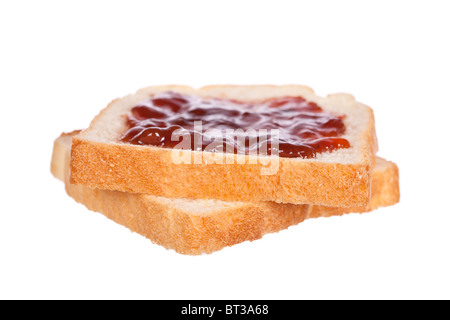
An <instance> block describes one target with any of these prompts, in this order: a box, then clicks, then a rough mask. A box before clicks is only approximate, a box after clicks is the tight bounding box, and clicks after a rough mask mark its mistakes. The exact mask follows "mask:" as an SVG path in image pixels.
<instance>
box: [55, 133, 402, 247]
mask: <svg viewBox="0 0 450 320" xmlns="http://www.w3.org/2000/svg"><path fill="white" fill-rule="evenodd" d="M77 134H78V131H76V132H73V133H70V134H63V135H61V136H60V137H59V138H58V139H56V141H55V143H54V151H53V157H52V165H51V171H52V173H53V175H54V176H55V177H56V178H58V179H60V180H62V181H64V182H65V187H66V191H67V193H68V195H69V196H71V197H72V198H73V199H74V200H75V201H77V202H79V203H81V204H83V205H85V206H86V207H87V208H88V209H90V210H92V211H96V212H100V213H102V214H104V215H105V216H106V217H108V218H110V219H111V220H113V221H115V222H116V223H118V224H121V225H123V226H125V227H127V228H129V229H130V230H131V231H134V232H136V233H139V234H141V235H142V236H144V237H146V238H148V239H150V240H151V241H152V242H153V243H156V244H158V245H161V246H163V247H165V248H166V249H172V250H174V251H176V252H178V253H181V254H187V255H200V254H210V253H213V252H215V251H218V250H221V249H223V248H225V247H228V246H233V245H235V244H238V243H241V242H244V241H253V240H257V239H260V238H261V237H262V236H263V235H265V234H268V233H274V232H278V231H280V230H283V229H286V228H288V227H290V226H293V225H296V224H298V223H300V222H302V221H304V220H305V219H308V218H317V217H328V216H335V215H342V214H345V213H350V212H367V211H371V210H374V209H376V208H378V207H382V206H390V205H394V204H395V203H397V202H398V201H399V197H400V194H399V183H398V179H399V178H398V168H397V166H396V165H395V164H394V163H393V162H389V161H386V160H384V159H381V158H376V164H375V167H374V170H373V175H372V185H373V188H372V194H371V197H370V202H369V204H368V205H367V206H364V207H354V208H336V207H334V208H332V207H325V206H315V205H306V204H303V205H296V204H281V203H275V202H243V201H221V200H212V199H204V200H193V199H183V198H166V197H159V196H154V195H144V194H137V193H126V192H120V191H111V190H100V189H92V188H89V187H86V186H83V185H74V184H72V183H70V180H69V162H70V154H71V144H72V137H74V136H76V135H77Z"/></svg>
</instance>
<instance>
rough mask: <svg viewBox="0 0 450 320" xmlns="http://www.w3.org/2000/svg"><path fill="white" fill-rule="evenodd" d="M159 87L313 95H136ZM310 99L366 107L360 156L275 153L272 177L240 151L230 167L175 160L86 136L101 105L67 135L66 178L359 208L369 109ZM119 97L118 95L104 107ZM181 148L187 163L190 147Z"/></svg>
mask: <svg viewBox="0 0 450 320" xmlns="http://www.w3.org/2000/svg"><path fill="white" fill-rule="evenodd" d="M165 90H172V91H179V92H185V93H196V94H201V95H204V96H214V97H221V98H231V99H233V98H239V97H241V99H244V100H245V98H247V99H252V98H257V97H259V98H261V99H264V98H267V97H272V96H280V95H289V94H290V95H295V94H297V95H300V94H301V95H303V96H307V97H310V98H311V97H317V96H315V95H314V93H313V91H312V90H311V89H310V88H307V87H303V86H294V85H292V86H207V87H204V88H201V89H199V90H194V89H192V88H190V87H185V86H161V87H150V88H146V89H142V90H140V91H138V93H137V94H138V95H142V96H146V95H147V96H148V95H149V94H151V93H154V92H159V91H165ZM242 97H244V98H242ZM317 99H319V100H320V99H328V100H326V101H332V102H333V103H336V104H339V103H342V104H343V105H345V104H351V105H355V107H356V106H357V107H358V108H364V109H365V112H366V113H367V115H368V121H367V125H366V126H365V127H364V130H362V131H361V132H360V136H359V143H360V150H361V152H360V156H361V157H360V159H358V160H357V161H354V162H352V163H333V162H322V161H310V160H305V159H301V160H300V161H299V160H298V159H294V160H293V159H288V158H279V170H278V172H277V173H276V174H274V175H261V169H262V168H264V165H262V164H251V165H250V164H249V163H250V162H251V160H250V158H249V156H243V155H240V157H244V158H245V164H237V163H236V162H237V160H235V161H234V162H235V164H233V165H229V164H227V165H224V164H205V163H203V164H196V165H187V164H178V165H177V164H173V163H172V160H171V155H172V150H171V149H164V148H156V147H142V146H135V145H128V144H118V143H107V142H99V141H93V140H92V139H89V138H87V137H86V136H87V135H88V133H89V132H90V130H92V127H93V126H95V125H96V123H97V122H98V121H99V119H101V118H102V115H103V114H104V112H105V110H107V109H108V108H106V109H105V110H103V111H102V112H101V113H100V115H99V116H97V117H96V119H94V121H93V122H92V124H91V127H90V128H89V129H87V130H86V131H84V132H82V133H81V134H80V135H78V136H76V137H75V138H74V140H73V148H72V158H71V159H72V160H71V177H70V178H71V180H70V181H71V183H73V184H81V185H84V186H87V187H90V188H99V189H106V190H118V191H122V192H131V193H145V194H152V195H156V196H163V197H169V198H170V197H185V198H192V199H210V198H212V199H220V200H224V201H274V202H278V203H293V204H316V205H327V206H334V207H355V206H358V207H359V206H366V205H367V204H368V203H369V199H370V192H371V174H372V168H373V162H374V158H375V153H376V151H377V142H376V134H375V124H374V117H373V112H372V110H371V109H370V108H369V107H367V106H364V105H361V104H359V103H357V102H356V101H355V99H354V98H353V97H352V96H350V95H347V94H334V95H329V96H328V97H327V98H320V97H317ZM118 101H119V102H120V99H119V100H115V101H113V102H112V103H111V104H114V103H117V102H118ZM321 101H322V100H321ZM323 101H325V100H323ZM111 104H110V105H111ZM185 152H188V153H189V157H191V159H192V162H194V159H195V156H196V153H197V152H193V151H185ZM228 156H229V155H228ZM231 157H238V156H236V155H232V156H231Z"/></svg>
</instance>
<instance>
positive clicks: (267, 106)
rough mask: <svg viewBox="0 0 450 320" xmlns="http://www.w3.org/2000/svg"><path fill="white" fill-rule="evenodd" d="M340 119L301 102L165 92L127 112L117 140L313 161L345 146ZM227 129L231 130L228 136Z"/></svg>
mask: <svg viewBox="0 0 450 320" xmlns="http://www.w3.org/2000/svg"><path fill="white" fill-rule="evenodd" d="M343 119H344V116H340V115H334V114H331V113H328V112H325V111H324V110H323V109H322V108H321V107H319V106H318V105H317V104H316V103H314V102H310V101H306V100H305V99H304V98H303V97H280V98H272V99H267V100H262V101H258V102H241V101H235V100H224V99H217V98H208V99H206V98H201V97H198V96H190V95H184V94H180V93H175V92H170V91H168V92H163V93H159V94H156V95H154V96H153V97H151V98H150V99H149V100H147V101H144V102H141V103H140V104H139V105H137V106H135V107H134V108H132V109H131V115H129V116H128V118H127V124H128V127H129V130H128V131H127V132H126V133H125V134H124V135H123V136H122V138H121V139H120V141H121V142H125V143H130V144H135V145H152V146H158V147H163V148H180V146H181V148H182V149H189V150H196V151H209V152H234V153H238V154H267V155H278V156H280V157H287V158H314V157H316V154H317V153H322V152H326V151H333V150H336V149H341V148H349V147H350V143H349V142H348V140H346V139H344V138H342V137H341V136H342V135H343V134H344V133H345V124H344V121H343ZM199 123H201V127H199ZM199 128H200V130H199ZM227 129H232V130H236V131H234V132H233V135H231V136H230V135H228V133H227ZM237 129H240V130H237ZM262 129H265V130H263V131H261V130H262ZM271 129H278V130H279V131H278V132H279V134H278V135H277V136H276V137H272V136H271V131H270V130H271ZM276 140H277V141H278V145H277V143H275V141H276ZM182 141H183V143H180V142H182Z"/></svg>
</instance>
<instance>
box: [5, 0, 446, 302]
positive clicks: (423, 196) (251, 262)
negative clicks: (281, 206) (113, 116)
mask: <svg viewBox="0 0 450 320" xmlns="http://www.w3.org/2000/svg"><path fill="white" fill-rule="evenodd" d="M449 12H450V7H449V4H448V2H447V1H308V2H301V1H280V0H277V1H270V2H269V1H243V0H239V1H230V0H228V1H71V2H69V1H1V2H0V95H1V100H0V101H1V106H0V108H1V124H0V130H1V143H2V148H1V149H0V150H1V151H0V152H1V157H0V162H1V163H0V174H1V192H0V195H1V201H0V259H1V261H0V298H3V299H19V298H20V299H37V298H38V299H434V298H437V299H444V298H445V299H449V298H450V292H449V291H450V275H449V269H450V256H449V245H450V212H449V211H450V210H449V206H448V198H449V184H448V181H449V179H450V176H449V166H448V161H449V160H448V159H449V157H448V155H449V148H450V146H449V142H450V139H449V138H450V134H449V130H450V111H449V109H450V102H449V99H448V97H449V87H450V86H449V85H450V63H449V57H450V41H449V33H450V19H449V17H448V13H449ZM291 83H295V84H305V85H308V86H311V87H312V88H314V89H315V90H316V92H317V93H318V94H319V95H326V94H328V93H334V92H348V93H352V94H353V95H354V96H355V97H356V98H357V99H358V100H359V101H361V102H363V103H365V104H368V105H370V106H371V107H372V108H373V109H374V112H375V118H376V126H377V131H378V139H379V145H380V151H379V155H380V156H383V157H385V158H387V159H389V160H393V161H395V162H396V163H397V164H398V165H399V168H400V177H401V201H400V203H399V204H397V205H395V206H393V207H389V208H383V209H379V210H376V211H374V212H371V213H367V214H363V215H359V214H351V215H347V216H344V217H334V218H321V219H315V220H310V221H306V222H304V223H301V224H299V225H297V226H294V227H291V228H289V229H288V230H284V231H282V232H280V233H277V234H270V235H267V236H264V238H263V239H261V240H258V241H254V242H252V243H250V242H246V243H243V244H240V245H236V246H234V247H231V248H226V249H224V250H222V251H220V252H216V253H214V254H212V255H207V256H200V257H190V256H183V255H179V254H177V253H175V252H173V251H167V250H166V249H164V248H162V247H160V246H157V245H154V244H152V243H151V242H150V241H149V240H146V239H145V238H143V237H141V236H139V235H137V234H135V233H132V232H130V231H129V230H128V229H126V228H124V227H121V226H119V225H117V224H115V223H113V222H111V221H110V220H108V219H106V218H105V217H104V216H102V215H101V214H98V213H94V212H90V211H88V210H87V209H85V208H84V207H83V206H82V205H79V204H76V203H75V202H74V201H73V200H72V199H71V198H69V197H68V196H67V195H66V194H65V191H64V187H63V184H62V183H61V182H59V181H58V180H56V179H54V178H53V177H52V176H51V174H50V170H49V169H50V158H51V152H52V144H53V140H54V139H55V138H56V137H57V136H58V135H59V134H60V133H61V132H63V131H71V130H73V129H78V128H85V127H87V126H88V125H89V122H90V121H91V119H92V118H93V117H94V116H95V115H96V114H97V113H98V112H99V111H100V109H102V108H103V107H105V106H106V104H107V103H108V102H109V101H110V100H112V99H114V98H116V97H120V96H123V95H126V94H128V93H132V92H134V91H136V90H137V89H139V88H141V87H145V86H148V85H158V84H186V85H191V86H194V87H198V86H201V85H206V84H291Z"/></svg>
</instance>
